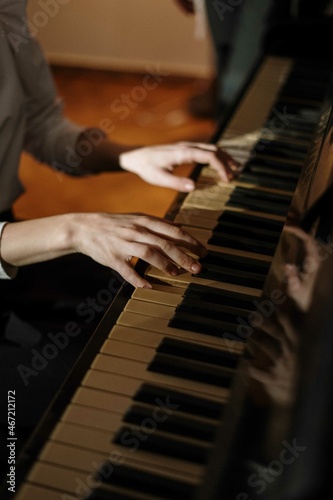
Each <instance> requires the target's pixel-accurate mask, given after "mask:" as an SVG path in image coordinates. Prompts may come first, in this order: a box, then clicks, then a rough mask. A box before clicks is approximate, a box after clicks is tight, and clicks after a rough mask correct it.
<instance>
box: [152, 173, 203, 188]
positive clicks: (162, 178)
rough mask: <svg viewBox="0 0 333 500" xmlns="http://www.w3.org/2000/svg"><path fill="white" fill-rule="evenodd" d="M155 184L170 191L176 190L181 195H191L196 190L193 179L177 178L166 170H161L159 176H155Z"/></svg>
mask: <svg viewBox="0 0 333 500" xmlns="http://www.w3.org/2000/svg"><path fill="white" fill-rule="evenodd" d="M154 184H155V185H156V184H158V185H159V186H162V187H166V188H169V189H175V190H176V191H180V192H181V193H189V192H190V191H193V189H194V188H195V184H194V182H193V181H192V180H191V179H188V178H187V177H177V176H176V175H174V174H172V173H170V172H167V171H165V170H161V171H160V172H159V175H158V176H156V175H155V179H154Z"/></svg>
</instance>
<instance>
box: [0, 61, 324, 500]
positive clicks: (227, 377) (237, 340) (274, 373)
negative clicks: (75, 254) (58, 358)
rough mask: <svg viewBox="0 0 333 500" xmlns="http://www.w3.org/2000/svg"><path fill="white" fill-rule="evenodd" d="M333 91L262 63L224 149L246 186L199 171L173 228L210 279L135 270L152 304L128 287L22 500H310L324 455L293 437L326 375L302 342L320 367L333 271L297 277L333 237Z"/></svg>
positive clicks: (54, 424) (43, 443) (76, 380)
mask: <svg viewBox="0 0 333 500" xmlns="http://www.w3.org/2000/svg"><path fill="white" fill-rule="evenodd" d="M330 79H331V67H330V65H328V64H327V63H325V62H316V61H308V60H303V61H302V60H300V61H295V60H292V59H289V58H283V59H281V58H278V57H266V58H265V59H264V61H263V63H262V64H261V65H260V67H259V69H258V71H257V72H256V74H255V76H254V78H253V80H252V81H251V84H250V85H249V86H248V88H247V90H246V92H245V93H244V95H243V97H242V99H241V100H240V102H239V103H238V105H237V107H236V109H235V111H234V113H233V114H232V116H231V118H230V120H229V121H228V123H227V125H226V126H225V127H224V128H223V130H222V135H219V136H218V137H217V143H218V144H219V145H221V146H222V147H223V148H224V149H226V150H228V151H229V152H230V153H231V154H232V155H233V156H234V157H235V158H236V159H238V160H239V161H240V162H242V164H243V165H244V168H243V170H242V173H241V174H240V175H239V177H238V178H237V180H236V181H235V182H232V183H231V184H223V183H222V182H220V181H218V180H217V179H216V178H214V174H213V173H212V172H211V171H210V169H209V168H207V167H199V166H198V167H197V168H196V169H195V172H194V174H193V175H194V177H195V178H196V180H197V189H196V190H195V191H194V192H192V193H190V194H188V195H186V196H185V195H182V196H180V197H179V198H178V200H177V203H176V204H175V206H174V207H173V209H172V210H171V211H170V214H169V217H172V218H173V219H175V220H176V221H177V222H179V223H181V224H183V225H184V226H186V228H187V230H188V231H190V232H192V233H193V235H195V236H196V237H197V238H198V239H200V240H201V241H202V242H203V243H205V244H206V246H207V248H208V249H209V252H208V255H207V257H205V258H203V259H202V264H203V270H202V273H201V274H200V275H196V276H191V275H189V274H187V273H183V274H181V275H179V276H177V277H169V276H165V275H163V273H161V272H159V271H158V270H156V269H154V268H151V267H148V268H144V266H143V264H142V263H139V268H140V266H141V267H142V271H144V272H145V273H146V274H147V276H149V279H150V281H151V282H153V283H154V289H153V290H148V289H147V290H146V289H137V290H134V291H133V289H132V288H131V287H129V286H128V285H124V286H123V288H122V290H121V291H120V293H119V295H118V297H117V299H116V301H115V302H114V304H113V305H112V306H111V308H110V310H109V312H108V313H107V315H106V316H105V318H104V320H103V321H102V323H101V325H100V327H99V328H98V329H97V331H96V333H95V335H94V337H93V338H92V340H91V342H90V343H89V345H88V346H87V349H86V352H85V354H84V356H82V358H81V359H80V360H79V362H78V364H77V367H76V369H75V370H74V371H73V374H72V375H71V377H70V378H69V380H68V382H67V384H66V385H65V387H64V388H63V389H62V390H61V391H60V393H59V396H58V398H57V399H56V401H55V403H54V405H53V406H52V408H51V410H50V412H49V413H48V414H47V415H46V417H45V420H44V422H43V424H42V425H41V428H40V429H39V431H38V432H37V433H36V436H35V437H34V439H33V440H32V441H31V442H30V443H29V444H28V446H27V448H26V449H25V452H24V453H23V455H22V458H21V461H20V464H18V465H19V469H18V470H19V472H20V475H21V476H22V478H23V479H22V482H21V484H20V488H19V490H18V493H17V494H16V496H15V499H17V500H45V499H48V500H58V499H62V500H65V499H67V500H72V499H78V498H81V499H82V498H89V499H90V500H104V499H111V498H112V499H145V500H158V499H193V500H203V499H205V500H209V499H211V500H213V499H214V500H218V499H222V498H228V499H229V498H234V499H237V500H249V499H250V498H270V499H275V498H293V499H294V498H295V499H296V498H298V499H299V498H302V499H304V498H308V497H305V496H299V494H300V493H302V494H303V492H304V488H303V485H306V487H307V486H309V485H311V487H312V490H311V494H312V491H314V496H312V497H311V498H315V495H316V493H317V491H319V485H318V484H319V482H318V481H317V479H318V478H317V477H315V478H311V477H310V476H311V474H310V473H311V470H310V468H309V464H313V463H315V462H313V461H314V457H315V456H316V452H317V451H319V452H320V450H321V448H320V445H321V444H322V443H321V442H319V441H316V439H315V438H314V437H313V435H314V433H313V432H309V433H307V432H308V431H312V430H314V429H309V428H306V427H304V425H305V423H304V422H303V423H302V425H300V427H299V429H300V434H298V433H296V430H295V425H296V423H297V422H299V421H300V420H301V418H302V416H301V415H302V414H301V410H302V407H305V406H307V405H309V403H310V402H311V401H313V399H311V398H313V393H314V391H315V389H316V387H317V385H316V384H317V376H318V374H319V372H317V371H316V366H315V364H316V360H313V359H311V356H310V357H309V353H308V352H307V351H306V349H305V348H304V346H303V341H306V342H309V346H310V349H312V350H313V352H314V353H315V354H317V351H318V350H319V349H320V348H321V346H322V344H321V343H322V342H323V341H324V337H323V336H324V335H325V336H327V324H328V321H330V320H331V318H330V315H331V311H329V314H328V317H326V315H325V314H326V312H325V314H322V313H321V307H322V306H324V307H326V304H327V303H330V301H331V300H332V297H331V295H332V291H330V292H329V294H328V295H327V296H325V297H323V296H322V292H319V291H318V282H320V281H321V280H324V281H325V282H326V281H327V280H328V277H329V276H331V272H332V262H331V261H332V258H331V257H330V258H328V259H327V262H326V259H325V260H323V262H322V264H321V265H320V266H317V268H318V269H317V268H316V269H315V270H307V269H305V264H304V263H306V262H310V260H311V259H310V257H313V255H312V254H311V255H310V257H309V254H308V253H307V254H304V252H305V251H308V250H309V248H310V249H313V248H316V247H315V245H314V244H313V245H314V246H312V247H311V246H309V245H310V243H309V242H308V241H307V238H308V237H309V238H310V239H311V238H312V239H313V241H315V238H316V237H318V235H320V238H323V237H324V235H326V236H327V234H330V230H331V228H330V224H329V223H327V220H326V219H325V217H322V218H321V215H322V214H321V212H320V214H319V215H318V214H317V215H316V217H312V219H314V220H312V219H311V217H310V216H311V213H312V212H311V207H313V206H315V207H318V206H319V207H321V206H322V205H323V203H320V202H318V200H321V196H322V195H323V191H324V190H325V188H326V187H327V185H328V184H329V181H330V180H331V179H330V178H331V166H332V165H331V163H332V160H331V158H332V152H333V149H332V141H331V138H332V128H330V127H331V120H332V119H331V107H330V105H331V102H332V99H331V97H332V96H330V94H329V93H330V91H331V90H332V88H331V85H330ZM325 199H326V200H327V197H326V198H325ZM316 202H317V204H316ZM309 210H310V211H309ZM306 213H309V214H310V216H308V218H307V217H306V216H305V218H304V214H306ZM288 214H289V215H288ZM287 217H288V218H290V217H291V219H290V220H291V221H292V222H293V224H294V225H296V229H294V230H293V229H290V228H289V229H288V230H286V227H287V226H285V222H286V218H287ZM309 217H310V219H311V224H310V227H305V226H306V224H305V226H304V227H303V226H301V227H303V229H300V228H299V227H298V226H299V225H301V224H302V223H304V221H305V222H306V221H307V220H308V219H309ZM318 220H319V223H318ZM321 221H323V223H321ZM308 225H309V224H308ZM305 229H306V231H305ZM298 231H300V232H301V234H299V232H298ZM304 235H305V236H304ZM312 239H311V241H312ZM305 240H306V241H307V244H306V245H305V243H304V241H305ZM293 241H294V243H292V242H293ZM295 241H297V242H298V243H300V244H299V245H296V244H295ZM313 241H312V243H313ZM320 241H321V245H322V248H324V249H325V248H326V251H327V252H328V253H329V252H330V249H331V247H330V241H328V240H327V241H326V242H324V241H323V240H320ZM330 253H332V252H330ZM306 257H308V259H309V260H308V261H306ZM288 262H289V263H293V264H294V267H290V266H289V267H287V268H286V267H285V263H288ZM326 264H327V269H328V272H327V273H325V268H326ZM301 265H303V267H297V266H301ZM286 270H287V272H289V275H288V276H289V278H288V279H286V278H285V274H283V273H284V272H285V271H286ZM317 271H318V273H319V277H317V274H316V273H317ZM307 272H308V273H310V275H311V276H310V277H311V279H309V280H306V279H305V276H307V275H306V273H307ZM311 273H313V274H311ZM328 273H329V274H328ZM297 280H298V281H297ZM308 282H310V283H311V287H313V290H314V291H315V293H312V294H309V295H306V294H307V292H306V288H307V286H308ZM295 283H296V285H297V286H298V288H296V289H297V292H295V288H293V284H295ZM303 287H305V290H303ZM317 291H318V293H317ZM313 295H314V298H313ZM304 297H306V298H304ZM312 301H313V306H312ZM325 311H326V310H325ZM316 314H318V317H317V316H316ZM308 316H309V322H307V320H306V319H305V318H307V317H308ZM318 318H319V320H320V322H319V323H318V328H317V331H316V332H315V336H316V337H317V338H318V344H316V346H314V332H313V330H311V329H313V328H314V325H316V320H317V319H318ZM303 327H304V328H303ZM325 338H326V337H325ZM331 342H332V341H331V340H329V344H328V346H329V348H330V346H331ZM310 354H311V353H310ZM329 361H330V360H329ZM329 361H327V362H328V363H329ZM325 362H326V361H325ZM307 368H309V370H310V372H309V373H311V374H313V375H314V378H313V380H312V381H311V384H310V385H311V387H309V390H310V389H311V395H308V393H307V391H306V390H305V389H304V387H305V385H306V383H307V372H306V369H307ZM329 368H330V370H331V369H332V366H331V364H329ZM308 396H309V397H308ZM310 396H311V398H310ZM319 396H320V397H321V398H320V408H321V409H322V408H323V407H324V402H323V399H324V398H323V394H320V395H319ZM296 402H297V403H299V404H298V405H297V404H296ZM305 409H306V411H308V408H305ZM316 410H317V409H316ZM316 413H317V412H316ZM306 423H307V425H309V419H307V420H306ZM324 424H325V425H326V427H327V423H326V421H325V422H324ZM324 424H323V425H324ZM293 431H294V432H295V434H293V433H292V432H293ZM297 431H298V430H297ZM301 431H302V432H301ZM308 437H309V440H307V438H308ZM312 445H314V446H315V447H316V449H315V450H312V449H311V446H312ZM305 449H306V452H304V453H303V451H304V450H305ZM303 455H304V457H305V458H304V459H303V458H300V460H298V457H303ZM307 457H311V460H310V458H309V461H308V462H307V460H308V458H307ZM289 464H290V467H289ZM293 470H295V471H296V472H295V473H294V472H293ZM303 473H305V474H307V476H306V478H305V479H304V478H303V477H302V474H303ZM316 474H318V470H317V469H316ZM294 478H296V479H297V480H296V479H295V482H294V483H293V481H294ZM291 485H292V486H293V487H291ZM279 491H280V492H283V496H279ZM4 495H5V493H4ZM288 495H289V496H288ZM297 495H298V496H297ZM309 498H310V497H309ZM317 498H318V497H317Z"/></svg>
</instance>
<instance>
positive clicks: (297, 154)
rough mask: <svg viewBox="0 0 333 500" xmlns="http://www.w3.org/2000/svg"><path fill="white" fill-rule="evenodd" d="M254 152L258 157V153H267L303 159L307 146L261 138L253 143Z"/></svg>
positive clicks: (268, 154)
mask: <svg viewBox="0 0 333 500" xmlns="http://www.w3.org/2000/svg"><path fill="white" fill-rule="evenodd" d="M254 152H255V154H256V155H257V156H259V157H260V155H264V156H266V155H267V156H274V157H277V158H287V159H289V160H290V159H293V160H299V161H304V160H305V158H306V155H307V152H308V146H301V145H296V144H290V143H283V142H278V141H270V140H268V139H261V140H259V141H258V142H257V144H256V145H255V147H254Z"/></svg>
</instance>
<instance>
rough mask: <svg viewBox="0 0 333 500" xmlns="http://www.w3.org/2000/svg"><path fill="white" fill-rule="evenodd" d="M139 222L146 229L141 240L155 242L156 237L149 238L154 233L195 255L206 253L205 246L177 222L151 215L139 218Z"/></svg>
mask: <svg viewBox="0 0 333 500" xmlns="http://www.w3.org/2000/svg"><path fill="white" fill-rule="evenodd" d="M140 224H141V225H142V226H143V227H145V228H146V229H147V230H148V231H147V233H146V235H145V236H143V235H142V236H141V238H144V241H143V240H142V239H141V242H144V243H153V244H156V239H154V240H152V239H151V238H150V237H151V236H153V235H154V236H156V237H160V238H163V239H168V240H169V241H171V242H172V243H173V244H176V245H178V246H181V247H184V248H186V249H188V250H190V251H191V252H192V253H194V254H195V255H198V256H205V255H206V254H207V249H206V247H205V246H204V245H203V244H202V243H201V242H200V241H199V240H197V239H196V238H194V237H193V236H191V235H190V234H189V233H187V232H186V231H184V230H183V229H182V227H180V226H179V225H177V224H173V223H171V222H168V221H165V220H164V219H159V218H153V217H142V218H140ZM152 233H153V234H152Z"/></svg>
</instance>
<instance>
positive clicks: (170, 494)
mask: <svg viewBox="0 0 333 500" xmlns="http://www.w3.org/2000/svg"><path fill="white" fill-rule="evenodd" d="M111 467H112V464H111V463H108V462H106V464H105V467H104V468H106V470H108V469H109V470H112V474H110V475H109V476H107V477H105V478H104V477H103V474H102V473H101V474H98V475H97V476H96V477H97V478H101V479H102V481H103V483H105V484H108V485H114V486H119V487H120V488H121V487H123V488H124V493H123V495H130V492H126V489H129V488H130V489H131V490H132V491H133V492H140V493H142V494H146V495H157V496H158V498H163V499H170V500H171V499H172V500H173V499H175V498H186V499H191V498H193V496H194V487H193V486H192V485H189V484H186V483H183V482H181V481H177V480H175V479H171V478H166V477H163V476H160V475H158V474H157V473H154V474H153V473H151V472H147V471H143V470H140V469H136V468H134V467H131V466H129V465H117V467H113V468H112V469H111ZM101 472H103V469H101ZM111 491H112V490H110V491H109V492H108V490H107V488H104V489H103V488H98V489H96V490H95V492H94V493H95V496H93V495H92V496H90V497H89V499H90V500H98V499H101V500H102V499H103V500H104V499H111V498H112V500H113V499H114V498H117V497H116V496H114V492H113V491H112V493H111ZM105 493H106V495H107V494H108V495H109V496H103V495H104V494H105ZM119 494H121V493H119ZM118 498H131V497H130V496H127V497H126V496H123V497H118Z"/></svg>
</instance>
